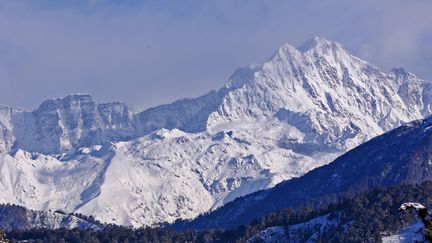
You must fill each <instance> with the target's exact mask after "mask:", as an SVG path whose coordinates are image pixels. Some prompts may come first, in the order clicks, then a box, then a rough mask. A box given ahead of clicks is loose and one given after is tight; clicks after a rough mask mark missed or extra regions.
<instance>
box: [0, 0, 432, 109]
mask: <svg viewBox="0 0 432 243" xmlns="http://www.w3.org/2000/svg"><path fill="white" fill-rule="evenodd" d="M430 11H432V1H430V0H379V1H378V0H361V1H357V0H350V1H347V0H315V1H312V0H291V1H282V0H275V1H263V0H214V1H213V0H181V1H180V0H179V1H172V0H154V1H150V0H149V1H146V0H141V1H138V0H121V1H119V0H116V1H114V0H86V1H85V0H82V1H79V0H50V1H49V0H38V1H33V0H28V1H24V0H17V1H10V0H0V90H1V93H0V104H5V105H11V106H19V107H24V108H27V109H33V108H35V107H37V106H38V104H39V103H40V102H42V101H43V100H45V99H48V98H53V97H60V96H65V95H67V94H71V93H89V94H91V95H92V96H93V97H94V98H95V100H96V101H98V102H106V101H123V102H125V103H127V104H128V105H130V106H132V107H134V108H135V109H137V110H140V109H143V108H146V107H150V106H155V105H158V104H161V103H168V102H171V101H174V100H176V99H178V98H183V97H195V96H199V95H201V94H204V93H206V92H207V91H209V90H211V89H218V88H220V87H221V86H222V85H223V84H224V83H225V82H226V81H227V80H228V78H229V76H230V75H231V73H232V72H233V71H234V69H235V68H236V67H238V66H240V65H246V64H250V63H262V62H264V61H265V60H266V59H268V58H269V57H270V56H272V54H273V53H274V52H275V51H276V49H277V48H278V47H279V45H280V44H282V43H284V42H289V43H292V44H294V45H298V44H301V43H302V42H303V41H305V40H307V39H309V38H311V37H313V36H315V35H317V36H323V37H325V38H327V39H331V40H335V41H338V42H340V43H342V44H344V45H345V47H346V48H348V49H349V50H350V51H351V52H352V53H354V54H356V55H357V56H359V57H361V58H363V59H365V60H367V61H369V62H371V63H372V64H374V65H376V66H378V67H380V68H382V69H383V70H384V71H387V70H389V69H390V68H392V67H399V66H402V67H405V68H406V69H408V70H409V71H411V72H413V73H415V74H417V75H418V76H420V77H422V78H425V79H429V80H432V68H431V67H432V14H430Z"/></svg>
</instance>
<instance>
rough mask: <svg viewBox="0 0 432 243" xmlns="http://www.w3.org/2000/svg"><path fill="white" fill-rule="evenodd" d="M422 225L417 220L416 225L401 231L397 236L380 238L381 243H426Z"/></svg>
mask: <svg viewBox="0 0 432 243" xmlns="http://www.w3.org/2000/svg"><path fill="white" fill-rule="evenodd" d="M423 231H424V225H423V223H422V222H421V221H420V220H419V221H417V222H416V223H414V224H412V225H409V226H408V227H406V228H404V229H402V230H401V231H400V232H399V233H398V234H395V235H390V236H386V237H383V238H382V242H383V243H415V242H427V241H426V240H425V238H424V234H423Z"/></svg>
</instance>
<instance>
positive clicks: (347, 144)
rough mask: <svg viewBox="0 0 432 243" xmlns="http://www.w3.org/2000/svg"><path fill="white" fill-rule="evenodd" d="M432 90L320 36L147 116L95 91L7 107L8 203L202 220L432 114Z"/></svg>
mask: <svg viewBox="0 0 432 243" xmlns="http://www.w3.org/2000/svg"><path fill="white" fill-rule="evenodd" d="M431 92H432V91H431V88H430V83H429V82H427V81H424V80H421V79H418V78H416V77H415V76H414V75H412V74H410V73H407V72H405V71H404V70H401V69H395V70H393V71H391V72H390V73H389V74H386V73H383V72H381V71H379V70H378V69H376V68H375V67H373V66H371V65H369V64H367V63H366V62H365V61H362V60H360V59H359V58H357V57H354V56H353V55H351V54H350V53H349V52H347V51H346V50H345V49H344V48H343V47H342V46H341V45H340V44H338V43H334V42H330V41H327V40H325V39H322V38H314V39H313V40H311V41H310V42H308V43H306V44H305V45H303V46H302V47H300V48H298V49H297V48H294V47H293V46H290V45H288V44H284V45H282V46H281V47H280V48H279V50H278V51H277V53H276V54H275V55H274V56H273V57H272V58H271V59H269V60H268V61H267V62H266V63H264V64H263V65H252V66H247V67H242V68H239V69H238V70H236V71H235V72H234V74H233V75H232V76H231V78H230V80H229V82H228V83H227V84H226V85H225V86H224V87H222V88H221V89H220V90H218V91H212V92H209V93H208V94H206V95H204V96H201V97H198V98H196V99H183V100H179V101H176V102H174V103H172V104H168V105H163V106H158V107H155V108H151V109H148V110H145V111H143V112H140V113H134V112H132V111H130V110H129V109H128V108H127V107H126V106H125V105H124V104H121V103H108V104H96V103H95V102H94V101H93V99H92V98H91V97H90V96H88V95H71V96H67V97H64V98H61V99H53V100H48V101H46V102H44V103H43V104H41V105H40V106H39V108H38V109H36V110H35V111H32V112H27V111H21V110H15V109H11V108H7V107H2V108H0V130H1V131H2V132H1V133H0V151H3V154H2V155H1V158H0V168H1V175H2V177H1V178H0V188H2V190H4V192H5V193H4V194H3V195H0V202H11V203H19V204H21V205H25V206H27V207H29V208H32V209H65V210H66V211H71V212H75V211H76V212H82V213H85V214H92V215H95V216H96V217H97V218H98V219H101V220H103V221H105V222H115V223H120V224H127V225H134V226H139V225H141V224H143V223H145V224H154V223H160V222H163V221H173V220H175V219H176V218H179V217H183V218H192V217H195V216H196V215H198V214H199V213H202V212H206V211H208V210H210V209H213V208H216V207H218V206H220V205H223V204H225V203H227V202H229V201H231V200H233V199H235V198H236V197H239V196H242V195H246V194H248V193H251V192H254V191H257V190H260V189H264V188H268V187H271V186H274V185H276V184H277V183H279V182H280V181H282V180H286V179H289V178H292V177H298V176H301V175H303V174H304V173H306V172H307V171H309V170H311V169H313V168H315V167H318V166H320V165H323V164H326V163H328V162H330V161H332V160H333V159H334V158H335V157H337V156H338V155H340V154H341V153H343V152H345V151H346V150H347V149H349V148H352V147H354V146H356V145H358V144H360V143H362V142H364V141H366V140H368V139H370V138H372V137H374V136H376V135H378V134H381V133H383V132H384V131H387V130H389V129H391V128H394V127H396V126H398V125H400V124H401V123H404V122H408V121H411V120H414V119H418V118H421V117H423V116H425V115H428V114H430V108H429V106H430V100H431V98H430V97H431Z"/></svg>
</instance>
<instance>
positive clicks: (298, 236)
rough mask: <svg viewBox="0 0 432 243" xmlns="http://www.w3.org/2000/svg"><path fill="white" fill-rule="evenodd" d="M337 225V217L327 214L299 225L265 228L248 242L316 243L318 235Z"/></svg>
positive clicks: (338, 222) (338, 221)
mask: <svg viewBox="0 0 432 243" xmlns="http://www.w3.org/2000/svg"><path fill="white" fill-rule="evenodd" d="M339 224H340V220H339V219H338V217H330V215H328V214H327V215H323V216H319V217H316V218H313V219H311V220H309V221H306V222H304V223H300V224H295V225H288V226H276V227H270V228H267V229H265V230H263V231H261V232H260V233H258V234H257V235H255V236H254V237H252V238H251V239H249V240H248V242H249V243H254V242H266V243H278V242H287V243H298V242H307V243H313V242H317V238H318V236H319V235H322V234H324V233H326V231H328V230H329V229H330V228H333V227H337V226H338V225H339ZM305 235H306V236H305Z"/></svg>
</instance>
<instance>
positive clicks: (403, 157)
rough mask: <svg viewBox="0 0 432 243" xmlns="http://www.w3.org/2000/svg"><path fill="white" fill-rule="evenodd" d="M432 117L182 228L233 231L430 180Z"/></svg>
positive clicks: (431, 173) (253, 194)
mask: <svg viewBox="0 0 432 243" xmlns="http://www.w3.org/2000/svg"><path fill="white" fill-rule="evenodd" d="M431 128H432V117H429V118H427V119H424V120H418V121H414V122H411V123H408V124H405V125H403V126H401V127H398V128H396V129H393V130H391V131H389V132H386V133H385V134H383V135H381V136H378V137H376V138H373V139H371V140H370V141H368V142H365V143H363V144H361V145H359V146H357V147H356V148H354V149H352V150H350V151H348V152H347V153H345V154H343V155H342V156H340V157H338V158H337V159H336V160H334V161H333V162H332V163H329V164H328V165H325V166H322V167H319V168H316V169H314V170H312V171H310V172H308V173H306V174H305V175H303V176H301V177H299V178H294V179H291V180H287V181H284V182H282V183H280V184H278V185H276V186H275V187H273V188H270V189H267V190H262V191H258V192H255V193H252V194H249V195H246V196H244V197H241V198H237V199H235V200H233V201H231V202H230V203H227V204H226V205H224V206H223V207H221V208H218V209H217V210H215V211H213V212H211V213H209V214H207V215H202V216H200V217H198V218H196V219H195V220H193V221H191V222H186V223H185V224H184V225H181V227H186V228H188V229H191V228H194V229H203V228H232V227H235V226H238V225H241V224H247V223H249V222H251V221H252V220H253V219H255V218H259V217H262V216H264V215H266V214H269V213H272V212H276V211H278V210H281V209H284V208H299V207H317V206H323V205H326V204H328V203H330V202H334V201H336V200H337V199H338V198H340V197H341V196H342V195H344V194H346V193H356V192H362V191H367V190H371V189H375V188H382V187H387V186H391V185H401V184H408V185H410V184H414V185H416V184H420V183H422V182H424V181H431V180H432V163H431V161H432V149H431V148H432V139H431V138H432V129H431Z"/></svg>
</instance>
